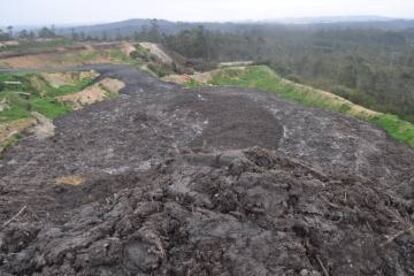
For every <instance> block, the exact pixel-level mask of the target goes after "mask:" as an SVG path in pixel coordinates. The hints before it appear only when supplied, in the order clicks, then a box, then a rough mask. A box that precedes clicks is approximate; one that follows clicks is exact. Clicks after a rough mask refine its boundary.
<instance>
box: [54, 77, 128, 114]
mask: <svg viewBox="0 0 414 276" xmlns="http://www.w3.org/2000/svg"><path fill="white" fill-rule="evenodd" d="M124 87H125V84H124V83H123V82H121V81H119V80H117V79H112V78H105V79H102V80H100V81H98V82H97V83H95V84H94V85H92V86H89V87H87V88H85V89H84V90H82V91H79V92H77V93H73V94H69V95H65V96H60V97H58V98H57V100H58V101H61V102H64V103H69V104H71V105H72V107H73V109H74V110H78V109H81V108H83V107H84V106H86V105H91V104H94V103H97V102H102V101H104V100H105V99H107V98H108V97H110V96H111V95H112V94H114V95H116V94H118V93H119V91H120V90H121V89H122V88H124Z"/></svg>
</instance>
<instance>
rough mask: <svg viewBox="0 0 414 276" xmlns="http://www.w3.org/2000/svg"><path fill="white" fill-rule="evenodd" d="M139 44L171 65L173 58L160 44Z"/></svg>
mask: <svg viewBox="0 0 414 276" xmlns="http://www.w3.org/2000/svg"><path fill="white" fill-rule="evenodd" d="M139 45H140V46H141V47H143V48H145V49H148V50H149V51H150V53H151V54H153V55H155V56H156V57H158V58H159V59H160V60H161V61H162V62H163V63H165V64H168V65H171V64H173V62H174V61H173V59H172V58H171V57H170V56H169V55H168V54H167V53H166V52H165V51H164V50H163V49H162V48H161V46H160V45H158V44H155V43H151V42H141V43H139Z"/></svg>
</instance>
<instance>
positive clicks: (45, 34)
mask: <svg viewBox="0 0 414 276" xmlns="http://www.w3.org/2000/svg"><path fill="white" fill-rule="evenodd" d="M38 35H39V37H40V38H54V37H56V34H55V33H54V32H53V31H52V30H51V29H49V28H47V27H43V28H42V29H40V31H39V34H38Z"/></svg>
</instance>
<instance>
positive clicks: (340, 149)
mask: <svg viewBox="0 0 414 276" xmlns="http://www.w3.org/2000/svg"><path fill="white" fill-rule="evenodd" d="M94 69H96V70H98V71H99V72H100V73H101V78H104V77H112V78H117V79H119V80H121V81H123V82H125V84H126V87H125V88H124V89H123V90H122V91H121V95H120V97H118V98H117V99H112V100H109V101H106V102H102V103H98V104H95V105H92V106H89V107H86V108H85V109H83V110H79V111H77V112H74V113H72V114H69V115H67V116H65V117H63V118H61V119H58V120H56V121H55V125H56V127H57V128H56V135H55V136H54V137H52V138H49V139H46V140H43V141H39V140H36V139H35V138H33V137H26V138H24V139H23V141H22V142H21V143H20V144H18V145H17V146H15V147H14V148H12V149H10V150H9V151H8V152H7V153H6V154H5V156H4V158H3V160H1V161H0V223H1V224H0V225H2V226H1V227H2V228H1V230H0V274H1V275H309V276H310V275H323V276H325V275H326V274H328V275H414V262H413V261H412V260H413V258H414V235H413V234H412V233H411V232H412V231H411V232H410V230H412V222H413V218H414V217H413V213H414V203H413V202H414V201H413V200H414V152H413V151H412V150H411V149H409V148H408V147H406V146H405V145H400V144H397V143H395V142H394V141H392V140H391V139H390V138H389V137H388V136H387V135H386V134H385V133H384V132H383V131H381V130H379V129H377V128H376V127H373V126H371V125H369V124H366V123H363V122H360V121H358V120H355V119H352V118H347V117H343V116H341V115H337V114H333V113H329V112H325V111H321V110H317V109H309V108H304V107H301V106H298V105H295V104H291V103H288V102H286V101H283V100H280V99H279V98H278V97H276V96H274V95H271V94H267V93H264V92H260V91H252V90H247V89H239V88H232V87H214V88H201V89H194V90H187V89H183V88H181V87H180V86H176V85H172V84H167V83H163V82H160V81H159V80H157V79H154V78H152V77H150V76H147V75H146V74H144V73H141V72H138V71H135V70H133V69H130V68H128V67H125V66H115V65H100V66H95V67H94ZM71 176H76V177H79V179H83V180H84V181H83V182H82V183H80V184H79V185H64V184H62V183H59V182H58V181H57V179H59V178H61V177H71ZM24 206H26V208H25V209H24V212H22V213H21V214H20V215H19V216H18V217H16V218H15V219H13V220H12V221H9V220H10V219H11V218H13V216H14V215H16V214H18V213H19V210H21V208H22V207H24Z"/></svg>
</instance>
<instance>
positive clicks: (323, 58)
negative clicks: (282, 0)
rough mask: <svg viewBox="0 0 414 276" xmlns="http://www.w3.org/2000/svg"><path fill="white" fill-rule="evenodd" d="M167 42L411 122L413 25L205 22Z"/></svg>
mask: <svg viewBox="0 0 414 276" xmlns="http://www.w3.org/2000/svg"><path fill="white" fill-rule="evenodd" d="M162 43H163V44H165V45H166V46H167V47H168V48H170V49H173V50H174V51H177V52H179V53H181V54H182V55H184V56H187V57H191V58H203V59H205V60H207V61H210V62H215V61H232V60H253V61H255V62H257V63H261V64H266V65H268V66H270V67H271V68H272V69H274V70H275V71H277V72H278V73H279V74H280V75H282V76H283V77H286V78H288V79H290V80H293V81H296V82H299V83H304V84H307V85H311V86H314V87H317V88H321V89H325V90H329V91H331V92H333V93H335V94H337V95H340V96H342V97H345V98H347V99H349V100H351V101H352V102H354V103H357V104H360V105H363V106H366V107H369V108H371V109H375V110H378V111H381V112H385V113H394V114H398V115H399V116H400V117H402V118H404V119H406V120H408V121H411V122H414V30H405V31H385V30H378V29H370V30H358V29H333V30H332V29H320V30H306V29H299V28H288V27H275V26H272V27H270V26H250V27H245V28H241V29H240V30H239V31H238V32H234V33H224V32H218V31H208V30H206V29H205V28H203V27H199V28H195V29H192V30H187V31H183V32H180V33H178V34H174V35H169V36H165V37H164V38H163V40H162Z"/></svg>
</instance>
